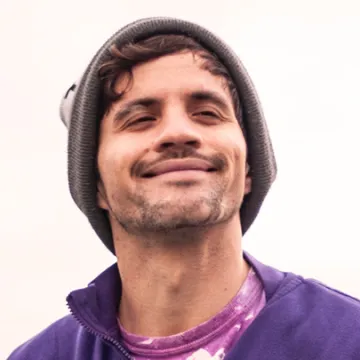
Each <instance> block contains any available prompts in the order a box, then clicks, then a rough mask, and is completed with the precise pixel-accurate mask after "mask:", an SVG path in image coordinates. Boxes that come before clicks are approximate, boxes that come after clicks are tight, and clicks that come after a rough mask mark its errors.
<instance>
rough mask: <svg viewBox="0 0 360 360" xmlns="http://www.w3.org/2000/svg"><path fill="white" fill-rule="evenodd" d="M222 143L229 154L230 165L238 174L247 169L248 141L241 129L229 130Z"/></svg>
mask: <svg viewBox="0 0 360 360" xmlns="http://www.w3.org/2000/svg"><path fill="white" fill-rule="evenodd" d="M222 145H223V148H224V151H225V150H226V153H227V154H228V156H229V161H230V162H231V164H230V166H232V167H233V168H234V169H233V170H234V172H235V173H236V174H237V175H240V174H241V173H242V172H243V171H245V164H246V154H247V150H246V143H245V139H244V136H243V135H242V132H241V130H240V129H236V130H233V131H227V132H226V134H224V137H223V138H222Z"/></svg>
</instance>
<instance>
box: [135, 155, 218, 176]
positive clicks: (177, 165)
mask: <svg viewBox="0 0 360 360" xmlns="http://www.w3.org/2000/svg"><path fill="white" fill-rule="evenodd" d="M216 170H217V169H216V168H214V166H213V165H212V164H210V163H209V162H208V161H204V160H200V159H172V160H166V161H163V162H161V163H158V164H156V165H154V166H152V167H150V168H149V169H147V170H146V171H145V172H144V174H143V175H142V177H144V178H152V177H155V176H160V175H164V174H170V173H171V174H173V175H181V176H183V175H185V176H187V175H195V174H196V173H198V174H199V173H207V172H214V171H216Z"/></svg>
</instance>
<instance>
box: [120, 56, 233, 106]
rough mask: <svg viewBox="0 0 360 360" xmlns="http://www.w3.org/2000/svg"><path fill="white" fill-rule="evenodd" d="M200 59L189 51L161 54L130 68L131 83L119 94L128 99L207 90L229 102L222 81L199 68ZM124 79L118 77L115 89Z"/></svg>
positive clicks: (225, 87)
mask: <svg viewBox="0 0 360 360" xmlns="http://www.w3.org/2000/svg"><path fill="white" fill-rule="evenodd" d="M202 65H203V60H202V59H201V58H200V57H199V56H198V55H194V54H192V53H189V52H188V53H181V54H172V55H166V56H162V57H160V58H158V59H154V60H150V61H148V62H146V63H142V64H138V65H136V66H134V67H133V69H132V75H133V79H132V84H131V87H130V88H128V89H127V91H126V92H125V94H124V96H123V98H122V99H123V100H131V99H133V98H136V97H142V96H156V97H161V98H166V97H171V96H176V95H178V96H181V95H182V94H184V93H187V92H191V91H201V90H208V91H209V90H210V91H213V92H217V93H218V94H219V95H222V97H223V98H224V99H227V100H228V101H229V102H231V97H230V92H229V90H228V87H227V86H226V83H225V80H224V79H223V78H221V77H220V76H215V75H213V74H211V73H210V72H209V71H208V70H205V69H203V68H202ZM126 86H127V79H126V78H122V79H120V80H118V82H117V84H116V90H117V91H119V92H120V91H123V90H124V89H125V88H126Z"/></svg>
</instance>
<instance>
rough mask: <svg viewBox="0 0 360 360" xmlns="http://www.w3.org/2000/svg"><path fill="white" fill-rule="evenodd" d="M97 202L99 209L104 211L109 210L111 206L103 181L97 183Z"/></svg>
mask: <svg viewBox="0 0 360 360" xmlns="http://www.w3.org/2000/svg"><path fill="white" fill-rule="evenodd" d="M96 200H97V205H98V207H99V208H101V209H103V210H109V206H108V203H107V201H106V195H105V188H104V184H103V183H102V181H101V180H99V181H98V183H97V193H96Z"/></svg>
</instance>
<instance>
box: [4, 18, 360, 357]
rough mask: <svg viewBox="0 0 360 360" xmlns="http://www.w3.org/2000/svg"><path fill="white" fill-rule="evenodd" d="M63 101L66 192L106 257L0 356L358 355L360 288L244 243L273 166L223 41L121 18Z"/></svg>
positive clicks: (256, 109)
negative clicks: (39, 327)
mask: <svg viewBox="0 0 360 360" xmlns="http://www.w3.org/2000/svg"><path fill="white" fill-rule="evenodd" d="M61 111H62V120H63V121H64V123H65V124H66V125H67V127H68V128H69V184H70V190H71V194H72V196H73V198H74V200H75V202H76V203H77V205H78V206H79V207H80V209H81V210H82V211H83V212H84V214H85V215H86V216H87V217H88V219H89V221H90V223H91V225H92V226H93V228H94V230H95V231H96V232H97V234H98V235H99V237H100V239H101V240H102V241H103V242H104V244H105V245H106V246H107V247H108V249H109V250H110V251H112V252H113V253H114V254H115V255H116V257H117V263H116V264H115V265H114V266H112V267H110V268H109V269H107V270H106V271H105V272H104V273H102V274H100V275H99V277H98V278H96V279H95V280H94V281H92V282H91V283H90V284H89V285H88V286H87V287H86V288H84V289H79V290H76V291H73V292H72V293H70V295H69V296H68V298H67V301H68V305H69V308H70V310H71V313H72V315H69V316H66V317H65V318H63V319H60V320H58V321H57V322H55V323H54V324H52V325H51V326H49V327H48V328H47V329H45V330H44V331H43V332H42V333H40V334H38V335H37V336H35V337H34V338H33V339H31V340H29V341H28V342H27V343H25V344H23V345H22V346H20V347H19V348H18V349H16V350H15V351H14V352H13V353H12V355H10V358H9V359H11V360H20V359H21V360H22V359H24V360H25V359H26V360H32V359H34V360H35V359H44V360H45V359H59V360H65V359H66V360H82V359H86V360H90V359H93V360H95V359H104V360H112V359H139V360H140V359H141V360H143V359H174V360H175V359H176V360H178V359H188V360H195V359H228V360H232V359H252V360H255V359H256V360H260V359H267V360H275V359H276V360H285V359H292V360H293V359H304V360H305V359H306V360H313V359H323V360H325V359H326V360H335V359H336V360H340V359H341V360H350V359H354V360H355V359H358V360H359V359H360V302H359V301H358V300H356V299H353V298H351V297H349V296H347V295H345V294H341V293H339V292H337V291H335V290H331V289H329V288H327V287H326V286H324V285H322V284H320V283H318V282H316V281H313V280H306V279H303V278H301V277H299V276H296V275H294V274H291V273H282V272H280V271H278V270H276V269H273V268H271V267H268V266H265V265H263V264H261V263H259V262H258V261H257V260H255V259H254V258H252V257H251V256H250V255H249V254H246V253H243V250H242V235H243V234H244V233H245V232H246V230H247V229H248V228H249V226H250V225H251V224H252V222H253V220H254V219H255V217H256V215H257V213H258V211H259V209H260V206H261V203H262V201H263V200H264V198H265V196H266V193H267V191H268V190H269V188H270V185H271V183H272V182H273V180H274V178H275V174H276V165H275V160H274V155H273V151H272V145H271V141H270V138H269V134H268V132H267V127H266V123H265V121H264V118H263V114H262V111H261V108H260V104H259V101H258V99H257V95H256V92H255V89H254V87H253V85H252V83H251V81H250V78H249V77H248V75H247V73H246V71H245V69H244V67H243V66H242V64H241V63H240V61H239V59H238V58H237V57H236V56H235V55H234V53H233V52H232V51H231V49H230V48H229V47H228V46H227V45H226V44H225V43H224V42H223V41H222V40H220V39H219V38H217V37H216V36H215V35H213V34H212V33H210V32H209V31H207V30H206V29H204V28H202V27H200V26H197V25H195V24H192V23H189V22H185V21H182V20H176V19H168V18H156V19H143V20H139V21H137V22H135V23H132V24H129V25H128V26H126V27H124V28H123V29H121V30H120V31H119V32H118V33H116V34H115V35H114V36H113V37H111V38H110V39H109V40H108V41H107V42H106V43H105V44H104V45H103V47H102V48H101V49H100V50H99V51H98V53H97V54H96V55H95V57H94V58H93V60H92V61H91V63H90V65H89V66H88V68H87V69H86V71H85V73H84V75H83V76H82V78H81V80H80V81H79V83H77V84H74V85H73V86H71V88H70V89H69V90H68V91H67V93H66V95H65V97H64V102H63V105H62V110H61Z"/></svg>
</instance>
